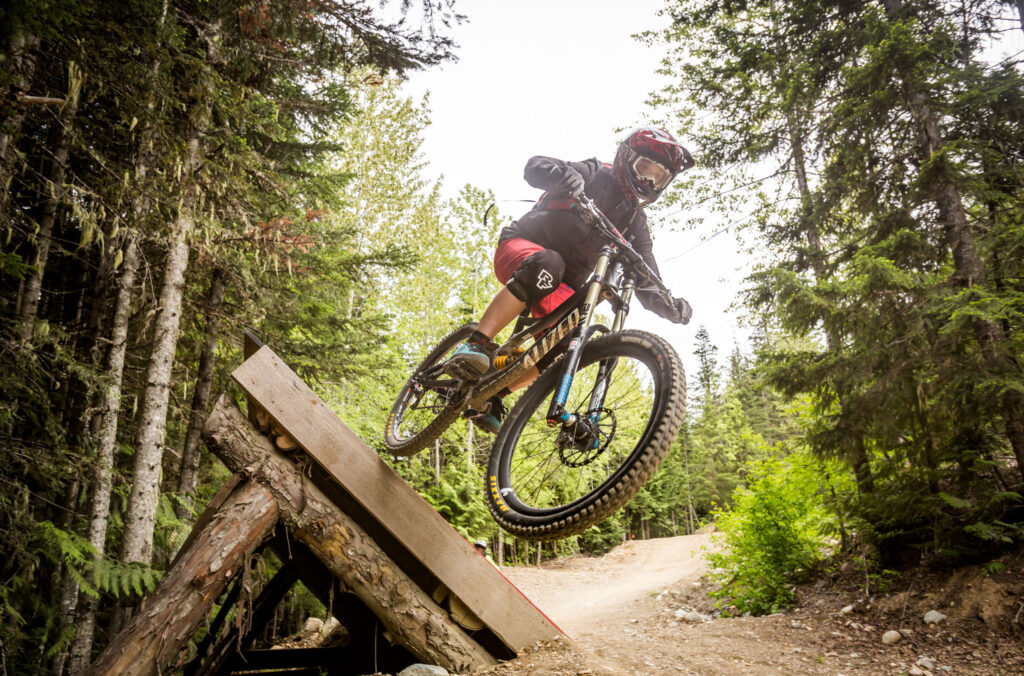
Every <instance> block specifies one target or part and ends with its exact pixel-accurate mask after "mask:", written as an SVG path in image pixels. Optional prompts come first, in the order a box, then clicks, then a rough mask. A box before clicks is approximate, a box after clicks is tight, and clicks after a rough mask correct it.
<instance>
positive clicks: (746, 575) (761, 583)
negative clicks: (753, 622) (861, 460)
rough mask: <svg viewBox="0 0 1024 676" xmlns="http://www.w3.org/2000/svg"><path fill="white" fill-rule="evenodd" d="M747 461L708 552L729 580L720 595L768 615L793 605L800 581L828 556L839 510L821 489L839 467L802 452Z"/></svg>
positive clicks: (716, 571)
mask: <svg viewBox="0 0 1024 676" xmlns="http://www.w3.org/2000/svg"><path fill="white" fill-rule="evenodd" d="M747 468H748V473H747V480H746V485H745V486H740V487H738V488H737V489H736V491H735V492H734V493H733V505H732V507H731V508H727V509H719V510H716V511H715V517H716V521H717V527H718V533H716V535H715V536H714V537H713V538H712V541H713V543H714V545H715V547H714V548H713V549H711V550H709V551H708V552H707V553H706V558H707V560H708V562H709V563H710V565H711V567H712V572H711V574H710V577H711V578H712V579H713V580H714V581H716V582H719V583H721V584H722V587H721V588H720V589H719V590H717V591H715V592H712V596H714V597H715V598H719V599H723V600H724V602H725V603H726V604H727V605H729V606H732V607H733V608H735V610H737V611H739V612H740V613H750V614H753V615H764V614H768V613H774V612H777V611H778V610H780V609H782V608H785V607H788V606H791V605H792V604H793V601H794V594H793V591H792V584H793V583H794V582H798V581H800V580H801V579H804V578H806V577H807V576H809V574H810V572H811V570H812V569H813V568H814V566H815V564H817V563H818V562H819V561H820V560H821V558H822V555H823V553H824V551H825V548H826V546H827V543H828V533H829V532H830V530H831V522H832V518H831V516H830V514H829V513H828V511H827V510H826V509H825V505H824V502H823V500H822V496H821V494H820V493H819V489H820V488H822V487H823V486H825V485H826V479H825V477H826V476H835V475H836V474H835V473H833V472H828V473H825V472H823V471H822V470H821V469H820V465H816V464H815V463H814V462H813V461H812V460H810V459H809V458H807V457H804V456H800V455H790V456H786V457H770V458H767V459H764V460H758V461H755V462H751V463H748V465H747ZM823 475H824V476H823ZM722 604H723V601H720V602H719V605H722Z"/></svg>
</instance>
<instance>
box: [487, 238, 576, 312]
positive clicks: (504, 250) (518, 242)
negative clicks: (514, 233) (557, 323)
mask: <svg viewBox="0 0 1024 676" xmlns="http://www.w3.org/2000/svg"><path fill="white" fill-rule="evenodd" d="M538 251H544V247H542V246H541V245H540V244H537V243H536V242H531V241H530V240H528V239H521V238H518V237H517V238H514V239H506V240H504V241H502V242H501V243H499V244H498V249H497V251H495V252H494V274H495V275H497V277H498V281H499V282H501V283H502V284H508V280H510V279H512V274H513V273H514V272H515V271H516V270H517V269H519V266H520V265H522V263H523V261H524V260H526V259H527V258H529V257H530V256H532V255H533V254H535V253H537V252H538ZM573 293H574V291H573V289H572V287H571V286H569V285H568V284H565V283H564V282H563V283H562V284H559V285H558V288H557V289H555V290H554V291H552V292H551V293H549V294H548V295H546V296H544V297H543V298H541V299H540V301H539V302H537V303H535V304H534V305H533V306H532V307H531V308H530V312H532V313H533V316H534V317H543V316H544V315H546V314H550V313H551V311H552V310H554V309H555V308H556V307H558V306H559V305H561V304H562V303H563V302H564V301H565V300H566V299H567V298H569V297H570V296H571V295H572V294H573Z"/></svg>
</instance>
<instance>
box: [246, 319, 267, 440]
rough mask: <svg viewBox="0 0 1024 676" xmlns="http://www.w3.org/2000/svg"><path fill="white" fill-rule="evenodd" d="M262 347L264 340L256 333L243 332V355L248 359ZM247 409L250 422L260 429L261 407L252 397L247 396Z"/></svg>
mask: <svg viewBox="0 0 1024 676" xmlns="http://www.w3.org/2000/svg"><path fill="white" fill-rule="evenodd" d="M261 347H263V341H262V340H260V339H259V338H257V337H256V334H255V333H253V332H252V331H250V330H249V329H246V330H245V333H243V334H242V355H243V356H244V357H245V358H246V359H248V358H249V357H251V356H253V355H254V354H256V353H257V352H259V349H260V348H261ZM245 411H246V414H247V415H248V416H249V422H251V423H252V426H253V427H255V428H256V429H260V427H261V425H260V415H259V407H258V406H257V405H256V402H254V401H253V400H252V397H247V398H246V402H245Z"/></svg>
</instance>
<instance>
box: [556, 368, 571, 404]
mask: <svg viewBox="0 0 1024 676" xmlns="http://www.w3.org/2000/svg"><path fill="white" fill-rule="evenodd" d="M570 387H572V375H570V374H568V373H566V374H565V375H563V376H562V384H561V385H559V387H558V394H557V395H555V401H556V402H557V403H558V405H559V406H565V400H566V399H568V398H569V388H570Z"/></svg>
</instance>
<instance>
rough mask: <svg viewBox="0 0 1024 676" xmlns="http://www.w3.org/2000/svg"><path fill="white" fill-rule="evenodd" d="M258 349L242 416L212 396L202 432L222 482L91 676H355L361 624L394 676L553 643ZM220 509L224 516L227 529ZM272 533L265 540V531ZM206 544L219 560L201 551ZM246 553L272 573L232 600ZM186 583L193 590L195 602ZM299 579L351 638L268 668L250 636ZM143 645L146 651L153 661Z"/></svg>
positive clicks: (490, 572) (476, 558)
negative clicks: (383, 647)
mask: <svg viewBox="0 0 1024 676" xmlns="http://www.w3.org/2000/svg"><path fill="white" fill-rule="evenodd" d="M257 347H258V344H257V343H255V342H254V341H252V340H251V339H250V340H249V342H248V344H247V350H246V353H247V354H248V355H250V356H249V357H248V358H247V359H246V361H245V362H244V363H243V364H242V365H241V366H240V367H238V368H237V369H236V370H235V372H234V373H233V374H232V375H233V377H234V379H235V380H236V381H237V382H238V384H239V385H240V386H241V387H242V389H243V390H244V391H245V393H246V395H247V400H248V406H249V411H248V415H246V414H243V413H242V412H241V411H240V410H239V409H238V407H237V406H236V404H235V403H234V402H233V401H231V400H230V399H229V398H227V397H222V398H221V400H220V401H219V402H218V403H217V406H216V407H215V408H214V411H213V413H212V414H211V416H210V418H209V420H208V421H207V424H206V427H205V429H204V440H205V441H206V444H207V446H208V447H209V448H210V449H211V451H213V452H214V453H215V454H216V455H217V456H218V457H220V458H221V460H223V461H224V463H225V464H226V465H227V466H228V467H229V469H231V470H232V471H234V472H236V476H235V478H234V479H233V480H232V482H229V484H228V485H226V486H225V488H224V490H222V491H221V493H220V494H219V495H218V496H217V497H216V498H215V499H214V500H213V502H212V503H211V505H210V507H208V508H207V511H206V513H204V515H203V516H201V517H200V519H199V520H198V521H197V523H196V526H195V529H194V531H193V534H192V535H191V536H190V537H189V540H188V541H187V542H186V545H185V546H184V547H183V551H182V553H180V554H179V556H178V558H177V559H176V562H175V564H174V566H173V567H172V570H171V571H169V572H168V574H167V575H166V576H165V577H164V580H163V581H161V584H160V585H159V586H158V587H157V589H156V590H155V591H154V592H153V593H152V594H150V595H149V597H147V599H145V600H144V604H143V607H142V609H141V610H140V612H139V613H138V614H137V615H136V616H135V617H134V618H133V620H132V622H131V623H130V624H129V625H128V626H126V627H125V629H124V630H123V631H122V633H121V634H120V635H118V636H117V637H116V638H115V640H114V641H113V642H112V643H111V645H110V647H109V648H108V649H107V651H106V652H105V653H104V655H102V656H101V658H100V659H99V660H98V661H97V663H96V664H94V665H93V668H92V669H91V672H90V673H95V674H107V673H153V672H154V671H166V670H168V669H174V668H176V667H181V668H183V670H184V671H185V672H186V673H192V674H206V673H210V674H212V673H234V669H236V668H237V669H242V668H243V667H244V668H245V669H247V670H251V669H252V668H253V667H254V666H260V665H259V664H254V662H257V663H265V664H266V666H267V667H268V668H270V667H271V664H272V665H273V668H275V669H278V670H280V669H285V668H321V669H322V668H324V667H325V666H326V667H327V671H328V673H338V674H348V673H351V674H359V673H367V670H366V669H367V665H370V664H372V665H373V670H376V669H377V668H378V667H381V665H380V663H379V662H378V661H377V660H378V652H379V651H378V650H377V647H376V646H377V641H376V639H375V638H374V639H373V641H372V643H373V646H374V657H373V660H371V661H367V659H366V653H367V651H366V650H365V649H361V648H360V645H364V646H365V645H366V644H368V640H367V639H366V635H367V631H366V626H367V625H368V624H372V623H373V622H376V621H379V623H380V624H381V625H382V626H383V627H384V629H385V633H384V634H383V636H384V638H385V639H387V641H388V642H389V643H390V644H394V646H395V650H394V651H392V652H391V653H389V654H388V655H387V657H388V658H389V659H390V662H388V664H390V665H392V666H394V667H396V668H395V670H396V671H397V670H398V667H400V666H401V665H402V663H403V662H405V663H406V664H408V663H412V662H415V661H420V662H427V663H432V664H438V665H440V666H443V667H445V668H446V669H448V670H449V671H454V672H463V673H464V672H465V671H470V670H473V669H476V668H480V667H483V666H486V665H488V664H493V663H495V662H496V661H498V660H502V659H509V658H512V657H514V656H515V655H516V654H518V653H519V652H520V651H521V650H523V649H524V648H527V647H528V646H531V645H534V644H536V643H538V642H541V641H547V640H551V639H554V638H556V637H559V636H561V635H562V633H561V631H560V630H559V629H558V627H556V626H555V625H554V624H553V623H552V622H551V621H550V620H549V619H548V618H547V617H545V616H544V614H543V613H541V612H540V611H539V610H538V609H537V608H536V607H535V606H534V605H533V604H532V603H530V601H529V600H528V599H527V598H526V597H525V596H523V594H522V593H521V592H519V590H518V589H516V588H515V587H514V586H513V585H512V584H511V583H510V582H509V581H508V580H507V579H506V578H505V577H504V576H503V575H502V574H501V573H500V572H499V571H498V569H497V568H496V567H495V566H493V565H492V564H491V563H490V562H489V561H488V560H487V559H485V558H484V557H483V556H481V555H480V554H479V553H478V552H477V551H476V550H475V549H474V548H473V547H472V546H471V545H470V544H469V543H468V542H467V541H466V540H465V539H464V538H463V537H462V536H461V535H460V534H459V533H458V532H457V531H456V530H455V529H454V528H452V527H451V526H450V525H449V524H448V523H447V522H446V521H445V520H444V519H443V518H442V517H441V516H440V515H439V514H438V513H437V512H436V511H435V510H434V509H433V508H432V507H431V506H430V505H429V504H428V503H427V502H426V501H425V500H423V499H422V498H421V497H420V496H419V494H417V493H416V491H415V490H413V488H412V487H411V486H410V485H409V484H408V483H407V482H406V481H405V480H404V479H402V478H401V477H400V476H398V475H397V474H396V473H395V472H394V470H392V469H391V468H390V467H389V466H388V464H387V463H385V462H384V461H383V460H382V459H381V458H380V457H379V456H378V454H377V453H376V451H374V450H373V449H372V448H371V447H370V446H368V445H367V444H366V443H364V442H363V441H362V440H361V439H359V437H358V436H356V435H355V433H353V432H352V430H351V429H350V428H349V427H348V426H347V425H345V423H343V422H342V421H341V420H340V419H339V418H338V417H337V416H336V415H335V414H334V413H333V412H332V411H331V410H330V409H329V408H328V407H327V405H326V404H324V402H323V401H322V400H321V399H320V398H319V397H318V396H317V395H316V394H315V393H314V392H313V391H312V390H311V389H310V388H309V387H308V386H307V385H306V384H305V383H304V382H303V381H302V380H301V379H300V378H299V377H298V376H297V375H296V374H295V373H294V372H293V371H292V370H291V369H290V368H288V366H287V365H286V364H285V363H284V362H283V361H282V360H281V359H280V358H279V357H278V356H277V355H276V354H274V352H273V351H272V350H271V349H270V348H269V347H266V346H262V347H258V349H257ZM264 432H267V433H269V434H270V436H271V437H274V436H278V438H279V440H280V439H282V438H283V439H287V438H288V437H290V438H291V439H290V440H289V442H290V441H291V440H294V442H297V444H298V448H291V449H290V450H282V448H280V447H279V446H283V447H284V448H285V449H289V447H294V443H286V444H280V443H279V444H278V445H277V446H275V444H274V443H273V442H272V441H271V439H269V438H268V437H267V436H266V435H265V434H264ZM249 487H252V488H249ZM254 503H255V506H254ZM227 509H231V510H233V512H232V514H234V515H235V516H234V520H233V521H230V520H229V521H228V522H227V525H226V524H225V522H224V519H225V518H227V517H226V516H225V515H224V514H223V512H224V511H225V510H227ZM245 510H248V511H245ZM257 514H262V515H263V518H262V520H260V519H257V518H256V517H255V515H257ZM239 515H241V521H240V520H239ZM274 522H277V523H278V526H277V528H276V530H274V531H273V533H271V530H270V529H269V528H268V524H272V523H274ZM257 526H258V527H257ZM211 529H216V531H215V532H213V533H211V532H210V531H211ZM225 533H234V534H236V539H237V540H238V541H237V542H232V541H231V537H230V536H228V535H225ZM197 547H199V548H202V549H203V551H200V552H196V551H195V549H196V548H197ZM218 547H220V548H222V549H223V550H224V552H228V551H230V554H226V553H223V552H221V553H218V552H210V551H206V550H209V549H211V548H213V549H216V548H218ZM261 547H272V548H273V550H274V551H275V552H276V553H277V554H278V556H279V557H280V558H281V559H282V560H284V561H286V565H285V567H284V568H283V569H282V570H281V571H280V572H279V573H278V574H277V576H276V577H274V578H273V579H271V580H269V581H268V582H267V583H266V584H264V585H263V589H262V590H259V591H258V592H250V593H249V594H248V598H247V600H246V603H242V602H241V601H239V600H238V595H239V590H240V589H243V588H245V589H247V588H248V586H251V585H250V583H249V582H246V578H247V577H248V576H249V570H248V563H247V562H248V560H249V557H251V555H252V553H253V552H255V551H258V550H259V549H260V548H261ZM211 561H213V562H214V563H210V562H211ZM181 566H186V567H187V569H186V570H184V571H182V570H179V569H180V567H181ZM213 573H217V574H213ZM183 580H188V581H189V582H188V584H185V583H183ZM200 580H201V581H203V584H204V585H205V586H203V587H202V589H203V593H202V594H201V595H199V596H197V595H196V594H195V589H194V588H195V587H196V586H197V584H198V582H199V581H200ZM299 580H301V581H302V582H303V583H304V584H305V585H306V586H307V587H308V588H309V589H310V590H311V591H312V592H313V593H314V594H316V595H317V596H319V597H320V598H321V600H322V601H323V602H324V604H325V605H326V606H328V607H329V608H330V609H331V611H332V613H333V614H334V616H335V617H337V618H338V619H339V620H340V621H341V622H342V624H343V625H345V626H346V628H347V629H348V630H349V632H350V634H352V635H353V636H355V637H357V638H358V637H359V636H363V640H362V641H361V642H360V641H356V642H355V644H354V646H352V647H349V648H346V649H345V650H334V651H323V650H321V651H313V652H309V651H291V652H294V653H295V654H294V655H284V654H281V655H277V654H275V655H274V656H273V659H271V658H270V656H269V655H267V654H265V653H262V652H260V651H253V650H252V645H253V643H254V641H255V636H256V634H257V631H258V630H259V629H262V626H263V624H265V623H266V622H267V619H268V618H269V617H270V614H271V613H272V611H273V609H274V607H275V606H276V605H277V603H279V602H280V600H281V599H282V598H283V597H284V595H285V593H286V592H287V590H288V589H289V588H290V587H291V585H292V584H294V582H295V581H299ZM165 581H167V584H165V583H164V582H165ZM232 581H234V586H233V587H231V589H230V590H229V589H228V587H229V583H230V582H232ZM242 593H245V592H242ZM222 594H223V598H222ZM232 594H234V595H235V596H234V597H232V596H231V595H232ZM218 598H222V602H221V611H220V613H218V616H217V617H215V618H214V619H213V622H212V624H210V625H209V631H208V632H207V637H206V638H205V639H204V640H203V641H202V642H201V643H200V645H199V646H198V648H197V649H196V650H195V653H196V654H195V655H193V656H190V657H189V658H188V660H186V659H185V657H184V655H183V653H182V650H183V648H184V646H185V644H186V643H187V641H188V638H189V637H190V636H191V635H192V634H193V633H194V632H195V630H196V628H197V627H198V626H199V624H200V623H201V622H202V621H203V620H206V619H207V618H208V614H209V612H210V611H211V610H212V607H213V605H214V602H215V601H216V600H218ZM182 603H187V604H190V606H189V607H190V608H191V609H192V612H191V613H190V614H189V617H188V618H186V619H183V618H182V616H181V613H180V612H179V613H176V614H175V613H171V612H170V611H169V610H166V609H173V608H174V607H176V606H180V604H182ZM236 606H237V608H238V611H237V613H238V615H241V614H242V613H243V610H244V612H245V614H246V617H245V618H244V620H242V619H240V618H239V617H238V616H236V617H235V621H234V625H235V626H234V627H233V628H231V629H227V630H226V631H223V632H222V631H221V629H222V625H224V624H225V617H226V616H227V614H228V611H227V609H228V608H231V607H236ZM154 609H165V610H164V611H163V613H162V614H161V613H157V612H154ZM172 616H173V617H172ZM165 622H176V624H174V626H173V627H170V626H167V627H165V626H163V624H162V623H165ZM147 641H149V642H152V643H153V644H154V645H155V646H158V647H157V648H154V649H153V650H152V651H150V652H152V653H153V655H152V656H150V655H149V654H148V653H147V651H146V648H145V647H144V646H145V645H146V642H147ZM176 642H177V643H176ZM175 646H177V647H175ZM279 652H281V651H275V653H279ZM289 660H290V661H289ZM318 660H319V661H318ZM325 660H326V662H324V661H325ZM133 670H134V671H133ZM267 673H269V672H267Z"/></svg>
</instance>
